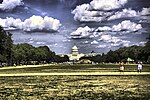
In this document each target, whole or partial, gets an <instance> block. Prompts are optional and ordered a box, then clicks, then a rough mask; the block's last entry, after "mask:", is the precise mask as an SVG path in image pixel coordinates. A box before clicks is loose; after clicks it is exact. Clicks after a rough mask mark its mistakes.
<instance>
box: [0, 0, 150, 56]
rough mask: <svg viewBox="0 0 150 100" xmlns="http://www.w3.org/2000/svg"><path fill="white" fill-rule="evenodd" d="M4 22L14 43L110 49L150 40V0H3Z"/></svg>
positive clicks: (63, 50) (0, 16) (60, 49)
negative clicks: (149, 38) (149, 37)
mask: <svg viewBox="0 0 150 100" xmlns="http://www.w3.org/2000/svg"><path fill="white" fill-rule="evenodd" d="M0 25H1V26H2V27H4V29H5V30H7V31H10V32H11V33H12V34H13V36H12V37H13V41H14V43H16V44H17V43H29V44H32V45H34V46H42V45H47V46H48V47H49V48H50V49H51V50H53V51H55V52H56V53H58V54H67V53H70V51H71V50H70V49H71V47H72V46H73V44H74V43H75V44H76V45H77V46H78V47H79V51H80V53H89V52H91V51H92V50H94V51H95V52H97V53H103V52H104V53H106V52H108V51H109V50H115V49H118V48H119V47H123V46H127V47H128V46H132V45H140V46H143V45H144V44H145V42H146V37H147V36H148V35H149V32H150V2H149V0H0Z"/></svg>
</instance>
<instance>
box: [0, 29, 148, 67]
mask: <svg viewBox="0 0 150 100" xmlns="http://www.w3.org/2000/svg"><path fill="white" fill-rule="evenodd" d="M11 36H12V34H11V33H9V32H6V31H5V30H3V28H2V27H0V65H2V64H3V63H6V64H8V65H13V64H16V65H20V64H40V63H51V62H67V61H69V57H68V56H67V55H66V56H64V57H60V56H58V55H56V54H55V52H53V51H51V50H50V49H49V48H48V47H47V46H40V47H34V46H32V45H30V44H27V43H24V44H13V41H12V39H11ZM147 39H148V41H147V43H146V44H145V46H131V47H121V48H119V49H118V50H115V51H112V50H110V51H109V52H108V53H107V54H104V53H103V54H102V55H96V56H93V57H82V58H81V59H89V60H91V61H94V62H98V63H102V62H105V63H109V62H111V63H116V62H121V61H124V62H126V61H127V58H131V59H134V61H135V62H137V61H142V62H144V63H150V35H149V37H148V38H147Z"/></svg>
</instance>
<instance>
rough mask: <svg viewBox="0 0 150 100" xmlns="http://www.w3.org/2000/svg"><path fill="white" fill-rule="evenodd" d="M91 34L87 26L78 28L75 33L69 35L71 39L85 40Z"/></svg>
mask: <svg viewBox="0 0 150 100" xmlns="http://www.w3.org/2000/svg"><path fill="white" fill-rule="evenodd" d="M91 32H92V29H91V28H89V27H88V26H85V27H79V28H78V29H77V30H76V31H74V32H72V33H71V34H70V35H71V37H72V38H85V37H88V36H89V35H90V34H91Z"/></svg>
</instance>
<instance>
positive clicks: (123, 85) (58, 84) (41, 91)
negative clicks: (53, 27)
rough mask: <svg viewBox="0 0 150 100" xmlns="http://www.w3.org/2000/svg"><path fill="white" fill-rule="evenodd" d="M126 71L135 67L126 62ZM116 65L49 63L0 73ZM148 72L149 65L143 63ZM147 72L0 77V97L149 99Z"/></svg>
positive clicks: (20, 99)
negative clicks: (144, 73)
mask: <svg viewBox="0 0 150 100" xmlns="http://www.w3.org/2000/svg"><path fill="white" fill-rule="evenodd" d="M125 67H126V68H125V69H126V71H127V72H131V73H132V72H134V71H136V70H137V66H136V65H126V66H125ZM118 70H119V65H51V66H44V67H31V68H18V69H17V68H15V69H0V74H6V73H9V74H17V73H53V72H59V73H65V72H77V73H78V72H97V71H100V72H116V71H118ZM143 71H144V72H150V66H149V65H144V66H143ZM149 80H150V75H140V74H139V75H123V74H122V75H119V76H116V75H112V76H111V75H100V76H99V75H64V76H63V75H51V76H48V75H45V76H38V75H36V76H0V100H150V99H149V98H150V81H149Z"/></svg>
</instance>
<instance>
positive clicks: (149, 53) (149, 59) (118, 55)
mask: <svg viewBox="0 0 150 100" xmlns="http://www.w3.org/2000/svg"><path fill="white" fill-rule="evenodd" d="M147 39H148V41H147V43H146V44H145V46H136V45H134V46H130V47H121V48H119V49H118V50H115V51H112V50H110V51H109V52H108V53H107V54H104V53H103V54H102V55H97V56H94V57H82V58H81V59H89V60H91V61H94V62H98V63H102V62H105V63H119V62H121V61H123V62H127V58H131V59H134V62H138V61H142V62H143V63H150V35H149V37H148V38H147Z"/></svg>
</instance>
